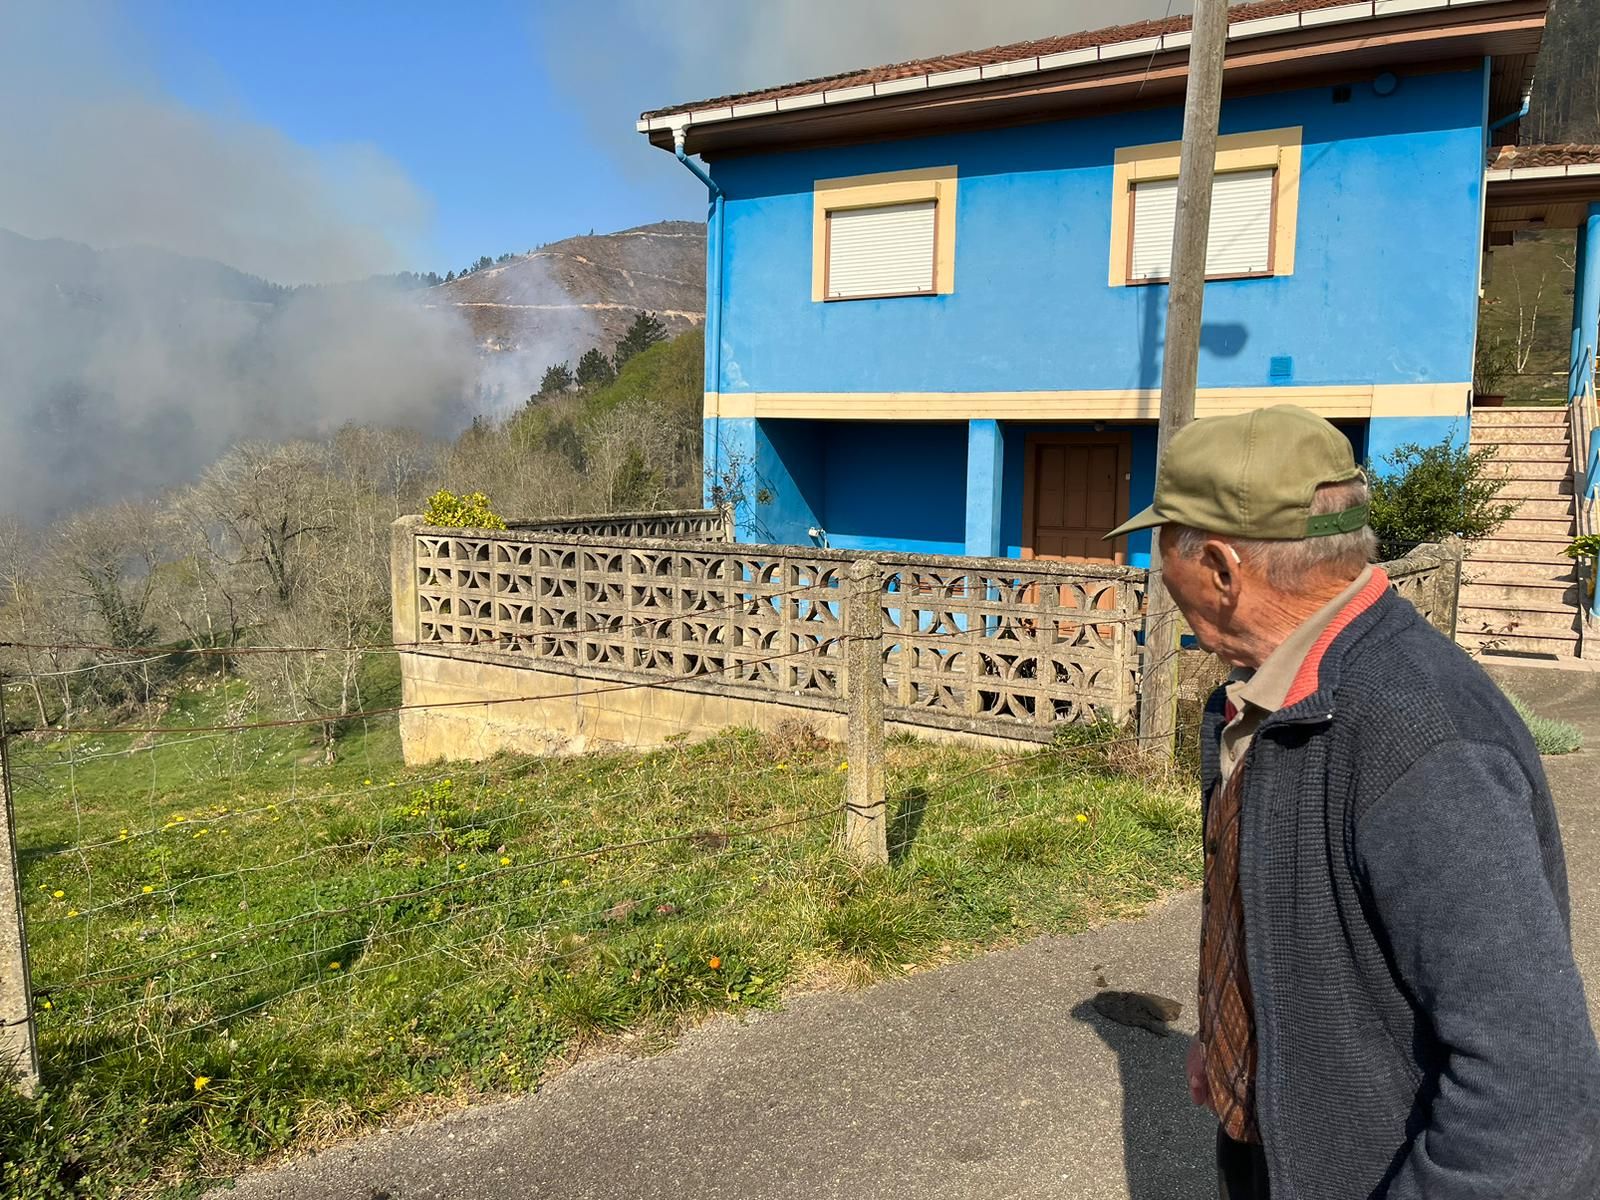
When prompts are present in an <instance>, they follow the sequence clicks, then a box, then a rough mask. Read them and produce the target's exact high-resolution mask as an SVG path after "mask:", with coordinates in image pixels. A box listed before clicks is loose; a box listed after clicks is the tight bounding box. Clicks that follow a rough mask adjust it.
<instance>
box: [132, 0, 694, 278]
mask: <svg viewBox="0 0 1600 1200" xmlns="http://www.w3.org/2000/svg"><path fill="white" fill-rule="evenodd" d="M530 12H531V10H530V6H529V5H528V4H526V3H509V2H506V0H481V2H474V3H473V4H471V5H470V6H458V5H452V4H423V3H398V4H396V3H389V4H378V3H372V2H370V0H368V2H362V3H354V2H345V3H337V4H322V5H317V6H315V7H314V8H313V7H312V6H309V5H300V6H297V5H291V4H268V5H260V4H232V3H223V4H218V3H202V2H198V0H162V2H160V3H157V4H153V5H150V6H149V7H147V8H146V9H144V17H143V21H142V24H144V26H145V30H146V34H147V37H148V40H149V44H150V46H151V48H152V51H153V57H154V60H155V61H154V67H155V69H156V71H157V72H158V73H159V76H160V79H161V82H162V84H163V85H164V86H165V88H166V89H167V90H169V91H170V92H171V93H172V95H173V97H174V98H175V99H177V100H179V101H181V102H183V103H185V104H187V105H191V106H193V107H195V108H198V109H200V110H202V111H207V112H215V113H219V114H225V115H229V116H238V117H244V118H246V119H249V120H252V121H255V122H260V123H264V124H268V125H273V126H276V127H277V128H279V129H280V130H282V131H283V132H284V133H285V134H286V135H288V136H289V137H290V138H292V139H294V140H295V141H297V142H300V143H302V144H304V145H306V146H308V147H310V148H312V149H316V150H321V149H328V148H332V147H336V146H340V145H345V144H349V143H361V142H371V143H374V144H375V145H376V146H377V147H378V148H379V149H380V150H381V151H382V152H383V153H384V154H385V155H387V156H388V157H389V158H391V159H393V160H394V161H395V162H396V163H398V164H399V166H400V167H401V168H403V169H404V170H405V172H406V173H407V174H408V175H409V176H410V177H411V179H412V180H413V181H414V182H415V183H416V184H417V186H418V187H419V188H420V189H421V191H422V192H424V193H425V194H426V195H427V196H428V197H429V198H430V199H431V201H432V204H433V220H432V221H431V222H430V226H429V229H428V232H427V234H426V235H425V236H424V238H423V239H422V240H421V243H420V244H419V245H417V246H415V247H414V248H408V249H413V250H414V252H415V253H417V254H418V255H419V259H418V261H417V263H416V264H415V265H416V267H417V269H421V270H437V271H438V272H439V273H440V274H441V275H442V274H444V272H445V271H446V270H447V269H450V268H454V269H459V268H460V267H461V266H463V265H464V264H466V263H468V262H470V261H471V260H473V259H475V258H476V257H477V256H478V255H480V254H490V255H495V254H499V253H501V252H503V251H508V250H509V251H514V252H521V251H523V250H527V249H529V248H530V247H532V246H534V245H536V244H538V243H541V242H550V241H555V240H558V239H560V238H563V237H569V236H571V235H573V234H577V233H587V232H588V231H589V230H590V229H591V228H593V229H596V230H598V231H600V232H608V231H610V230H614V229H624V228H627V227H629V226H632V225H639V224H643V223H644V222H647V221H656V220H661V219H664V218H681V219H692V220H698V219H700V218H701V217H703V215H704V213H705V200H704V195H705V192H704V189H703V188H702V187H701V186H700V185H699V184H698V183H697V182H695V181H694V180H693V179H692V178H691V177H689V176H688V174H687V172H685V171H684V170H683V168H682V167H681V166H679V165H678V164H677V163H675V162H673V161H671V160H670V159H669V158H668V156H667V155H665V154H663V153H661V152H660V151H657V150H653V149H652V148H651V147H650V146H649V145H648V144H647V143H646V142H645V140H644V138H643V137H639V136H634V138H633V141H632V142H631V143H629V142H628V141H626V140H624V139H623V138H622V137H618V138H614V139H613V138H599V137H597V136H596V133H595V130H594V129H593V127H592V123H591V121H590V120H589V119H588V117H587V115H586V113H585V111H584V110H583V109H581V108H580V107H579V105H578V103H577V102H576V100H575V99H574V97H573V95H571V94H570V93H569V92H566V91H564V90H563V89H561V88H560V87H558V86H557V84H556V83H555V82H554V80H553V78H552V75H551V73H550V71H549V69H548V67H547V63H548V61H549V57H550V53H551V50H552V48H551V47H550V46H548V45H546V44H544V43H543V42H542V40H541V39H542V38H545V37H548V36H549V34H548V32H546V31H542V30H541V28H540V27H539V24H538V22H537V21H536V20H535V19H534V17H533V16H531V15H530ZM665 99H666V98H665V97H663V102H664V101H665ZM632 115H633V116H636V115H637V110H635V111H634V113H633V114H632ZM618 128H619V132H620V133H622V134H629V133H631V131H632V122H631V116H630V115H629V114H628V113H627V111H626V110H625V109H624V110H622V111H621V112H619V114H618ZM630 153H631V155H633V156H634V157H636V158H637V160H638V161H637V162H634V163H628V162H627V161H626V158H627V156H628V155H629V154H630Z"/></svg>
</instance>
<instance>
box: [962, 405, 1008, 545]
mask: <svg viewBox="0 0 1600 1200" xmlns="http://www.w3.org/2000/svg"><path fill="white" fill-rule="evenodd" d="M1004 482H1005V438H1004V437H1003V436H1002V434H1001V432H1000V422H999V421H968V422H967V553H968V554H970V555H973V556H974V557H978V558H1000V557H1001V556H1002V555H1004V553H1005V547H1004V546H1002V545H1001V544H1000V515H1001V512H1000V506H1001V499H1000V497H1001V485H1002V484H1003V483H1004Z"/></svg>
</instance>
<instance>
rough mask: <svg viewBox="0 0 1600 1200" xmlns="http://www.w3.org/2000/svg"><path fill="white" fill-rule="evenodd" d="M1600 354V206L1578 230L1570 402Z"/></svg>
mask: <svg viewBox="0 0 1600 1200" xmlns="http://www.w3.org/2000/svg"><path fill="white" fill-rule="evenodd" d="M1597 352H1600V203H1596V204H1591V205H1589V213H1588V216H1587V217H1586V218H1585V219H1584V221H1583V222H1582V223H1581V224H1580V225H1579V226H1578V263H1577V271H1576V278H1575V279H1574V281H1573V289H1572V370H1571V377H1570V379H1569V381H1568V382H1569V386H1568V391H1567V398H1568V399H1569V400H1571V399H1574V398H1576V397H1577V395H1578V393H1579V392H1580V391H1581V390H1582V388H1583V383H1584V378H1583V372H1584V370H1585V369H1587V370H1589V371H1591V372H1592V371H1593V370H1594V360H1595V357H1596V354H1597ZM1585 364H1587V368H1586V367H1585Z"/></svg>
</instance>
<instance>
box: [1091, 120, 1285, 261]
mask: <svg viewBox="0 0 1600 1200" xmlns="http://www.w3.org/2000/svg"><path fill="white" fill-rule="evenodd" d="M1302 136H1303V130H1302V127H1301V126H1299V125H1290V126H1286V127H1284V128H1283V129H1258V130H1256V131H1255V132H1253V133H1230V134H1226V135H1224V136H1223V137H1219V138H1218V139H1217V174H1219V175H1221V174H1224V173H1226V172H1229V171H1259V170H1262V169H1263V168H1267V167H1272V168H1275V169H1276V171H1277V178H1276V179H1275V180H1274V181H1273V187H1274V196H1275V199H1274V201H1273V205H1272V273H1273V274H1274V275H1293V274H1294V239H1295V225H1296V224H1297V217H1298V215H1299V211H1300V157H1301V155H1300V147H1301V140H1302ZM1182 149H1183V143H1182V142H1157V143H1155V144H1153V145H1149V146H1124V147H1123V148H1122V149H1120V150H1118V151H1117V154H1116V165H1115V166H1114V167H1113V168H1112V176H1111V272H1110V277H1109V279H1110V284H1111V286H1112V287H1126V286H1128V239H1129V238H1130V237H1131V236H1132V230H1131V229H1130V228H1129V221H1130V218H1131V215H1132V208H1133V206H1132V204H1131V203H1130V202H1129V196H1130V194H1131V193H1132V190H1133V185H1134V184H1135V183H1147V182H1150V181H1152V180H1157V179H1176V178H1177V177H1178V156H1179V153H1180V151H1181V150H1182Z"/></svg>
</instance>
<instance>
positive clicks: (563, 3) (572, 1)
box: [534, 0, 1194, 196]
mask: <svg viewBox="0 0 1600 1200" xmlns="http://www.w3.org/2000/svg"><path fill="white" fill-rule="evenodd" d="M1193 7H1194V5H1193V3H1192V0H869V2H867V3H862V0H760V3H749V2H748V0H600V2H599V3H596V2H595V0H542V2H541V3H539V4H537V5H536V6H535V8H534V11H535V13H536V19H537V20H538V22H539V26H538V27H539V30H540V35H541V39H542V42H543V46H544V49H545V52H546V57H547V60H548V62H549V66H550V69H551V71H552V72H553V73H554V74H555V76H556V77H557V78H558V79H560V80H562V81H563V83H564V85H565V86H566V88H567V89H568V90H569V91H570V92H571V93H572V94H573V95H574V96H575V97H576V98H578V100H579V102H580V103H581V104H582V105H583V106H584V107H585V109H586V111H587V112H588V114H589V115H590V117H591V119H592V120H593V122H594V124H595V127H596V132H597V134H598V135H599V136H602V137H604V138H606V139H607V140H608V141H609V142H610V144H611V145H613V146H615V147H617V148H618V150H619V153H621V155H622V156H623V161H624V162H628V163H632V164H633V165H634V166H638V167H641V168H644V167H648V166H649V165H651V161H652V156H650V155H648V154H646V153H645V148H644V146H643V145H642V142H643V139H642V138H640V137H639V136H638V135H637V134H636V133H634V127H633V123H634V121H635V120H636V119H637V118H638V116H639V114H640V113H641V112H644V111H647V110H649V109H653V108H663V107H666V106H668V105H674V104H681V103H687V102H689V101H693V100H702V99H708V98H710V97H713V96H722V95H728V94H730V93H733V92H740V91H747V90H753V89H756V88H764V87H773V86H776V85H779V84H784V83H792V82H795V81H797V80H801V79H809V78H814V77H816V76H819V75H836V74H840V73H842V72H846V71H852V70H856V69H859V68H863V67H873V66H879V65H881V64H884V63H893V62H903V61H905V60H907V59H914V58H924V57H929V56H932V55H936V54H946V53H953V52H957V51H961V50H975V49H983V48H985V47H988V46H992V45H998V44H1003V43H1006V42H1015V41H1023V40H1026V39H1030V38H1039V37H1050V36H1054V35H1058V34H1067V33H1075V32H1078V31H1081V30H1087V29H1098V28H1101V27H1103V26H1107V25H1121V24H1127V23H1129V22H1132V21H1144V20H1149V19H1152V18H1160V17H1164V16H1167V15H1170V14H1174V13H1187V12H1190V11H1192V10H1193ZM630 139H631V142H632V145H631V147H629V148H628V149H624V147H626V146H628V143H629V141H630ZM685 178H686V179H687V178H688V176H687V174H685ZM691 182H692V181H691ZM691 190H692V189H689V188H688V185H685V191H684V195H685V196H688V195H690V194H691Z"/></svg>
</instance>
